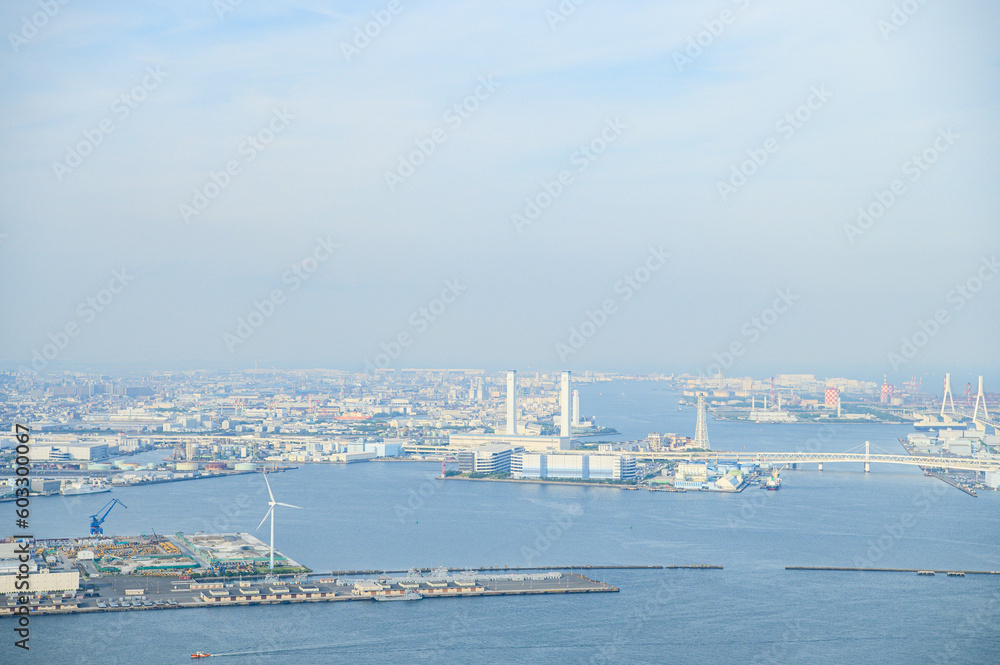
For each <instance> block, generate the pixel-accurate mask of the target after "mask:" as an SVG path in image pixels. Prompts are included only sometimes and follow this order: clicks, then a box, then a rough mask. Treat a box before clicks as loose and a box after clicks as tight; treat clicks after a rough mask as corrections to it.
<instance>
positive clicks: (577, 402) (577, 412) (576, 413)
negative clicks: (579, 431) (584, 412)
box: [573, 390, 580, 427]
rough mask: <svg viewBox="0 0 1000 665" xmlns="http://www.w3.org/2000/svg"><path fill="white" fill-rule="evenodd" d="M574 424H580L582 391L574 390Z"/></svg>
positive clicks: (575, 425) (577, 425)
mask: <svg viewBox="0 0 1000 665" xmlns="http://www.w3.org/2000/svg"><path fill="white" fill-rule="evenodd" d="M573 426H574V427H579V426H580V391H579V390H574V391H573Z"/></svg>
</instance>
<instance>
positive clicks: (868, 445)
mask: <svg viewBox="0 0 1000 665" xmlns="http://www.w3.org/2000/svg"><path fill="white" fill-rule="evenodd" d="M871 446H872V442H871V441H865V473H869V472H870V471H871V469H872V466H871V462H869V460H870V459H871Z"/></svg>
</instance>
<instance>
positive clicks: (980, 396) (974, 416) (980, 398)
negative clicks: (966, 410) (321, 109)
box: [972, 374, 990, 422]
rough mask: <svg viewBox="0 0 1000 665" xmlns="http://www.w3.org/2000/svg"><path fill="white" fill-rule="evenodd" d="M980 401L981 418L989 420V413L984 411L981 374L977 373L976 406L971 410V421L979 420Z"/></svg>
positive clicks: (984, 397) (984, 402)
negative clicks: (980, 405)
mask: <svg viewBox="0 0 1000 665" xmlns="http://www.w3.org/2000/svg"><path fill="white" fill-rule="evenodd" d="M980 402H982V403H983V419H984V420H989V419H990V414H989V413H988V412H987V411H986V393H984V392H983V375H982V374H980V375H979V392H978V393H977V394H976V408H975V410H974V411H973V412H972V420H973V422H977V421H978V420H979V403H980Z"/></svg>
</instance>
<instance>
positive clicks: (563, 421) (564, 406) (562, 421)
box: [559, 372, 572, 436]
mask: <svg viewBox="0 0 1000 665" xmlns="http://www.w3.org/2000/svg"><path fill="white" fill-rule="evenodd" d="M559 408H560V410H559V436H570V435H571V434H572V430H571V429H570V427H569V372H563V373H562V390H560V391H559Z"/></svg>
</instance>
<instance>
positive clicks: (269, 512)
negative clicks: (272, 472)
mask: <svg viewBox="0 0 1000 665" xmlns="http://www.w3.org/2000/svg"><path fill="white" fill-rule="evenodd" d="M264 482H265V483H266V484H267V494H268V496H270V497H271V500H270V501H269V502H268V504H267V505H268V506H269V508H268V509H267V512H266V513H264V519H262V520H261V521H260V524H258V525H257V530H260V528H261V527H262V526H264V522H265V521H267V518H268V516H270V517H271V570H272V571H273V570H274V507H275V506H284V507H285V508H298V509H299V510H302V507H301V506H293V505H292V504H290V503H280V502H278V501H275V500H274V493H273V492H272V491H271V483H269V482H267V474H264Z"/></svg>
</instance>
